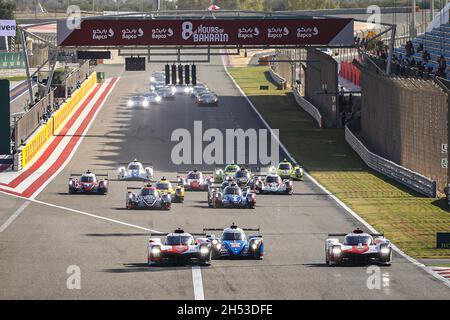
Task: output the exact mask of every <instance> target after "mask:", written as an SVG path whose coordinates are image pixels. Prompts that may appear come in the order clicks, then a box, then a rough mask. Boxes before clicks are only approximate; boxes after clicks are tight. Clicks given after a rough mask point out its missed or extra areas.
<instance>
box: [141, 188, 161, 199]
mask: <svg viewBox="0 0 450 320" xmlns="http://www.w3.org/2000/svg"><path fill="white" fill-rule="evenodd" d="M157 195H158V192H157V191H156V190H155V189H147V188H143V189H142V190H141V196H154V197H156V196H157Z"/></svg>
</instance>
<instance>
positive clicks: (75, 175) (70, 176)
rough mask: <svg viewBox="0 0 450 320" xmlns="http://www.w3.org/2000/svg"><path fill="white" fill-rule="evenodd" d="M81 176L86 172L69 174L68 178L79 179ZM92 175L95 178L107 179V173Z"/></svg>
mask: <svg viewBox="0 0 450 320" xmlns="http://www.w3.org/2000/svg"><path fill="white" fill-rule="evenodd" d="M83 174H86V172H85V173H70V175H69V178H72V177H81V176H82V175H83ZM94 174H95V176H96V177H106V179H108V177H109V176H108V174H107V173H100V174H97V173H94Z"/></svg>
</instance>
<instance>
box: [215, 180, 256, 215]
mask: <svg viewBox="0 0 450 320" xmlns="http://www.w3.org/2000/svg"><path fill="white" fill-rule="evenodd" d="M226 183H228V184H229V185H228V186H225V187H224V188H223V189H222V188H215V187H210V189H209V191H208V206H209V207H211V208H248V209H253V208H255V204H256V194H255V193H254V192H251V190H250V188H245V189H241V188H240V187H239V186H238V185H237V183H236V182H226ZM226 183H224V184H226Z"/></svg>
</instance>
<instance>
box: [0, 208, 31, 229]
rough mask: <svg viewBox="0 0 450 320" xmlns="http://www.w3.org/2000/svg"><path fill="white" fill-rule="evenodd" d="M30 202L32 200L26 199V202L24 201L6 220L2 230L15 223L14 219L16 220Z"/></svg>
mask: <svg viewBox="0 0 450 320" xmlns="http://www.w3.org/2000/svg"><path fill="white" fill-rule="evenodd" d="M29 204H30V201H26V202H24V203H22V205H21V206H20V207H19V208H18V209H17V210H16V212H14V213H13V214H12V215H11V216H10V217H9V218H8V220H6V221H5V223H4V224H2V225H1V226H0V232H3V231H5V230H6V228H8V226H9V225H10V224H11V223H13V221H14V220H16V218H17V217H18V216H19V215H20V214H21V213H22V212H23V210H25V209H26V207H28V206H29Z"/></svg>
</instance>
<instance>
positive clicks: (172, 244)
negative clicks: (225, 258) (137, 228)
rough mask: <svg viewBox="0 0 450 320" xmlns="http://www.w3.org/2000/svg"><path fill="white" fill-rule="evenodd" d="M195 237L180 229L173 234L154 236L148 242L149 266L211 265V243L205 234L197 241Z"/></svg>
mask: <svg viewBox="0 0 450 320" xmlns="http://www.w3.org/2000/svg"><path fill="white" fill-rule="evenodd" d="M194 235H196V234H193V233H187V232H184V230H181V229H180V228H178V229H177V230H175V231H174V232H172V233H166V234H152V237H151V238H150V239H149V241H148V257H147V262H148V265H150V266H152V265H155V264H161V263H183V264H186V263H190V262H197V263H199V264H201V265H209V264H210V262H211V243H210V241H209V240H208V238H206V235H205V234H200V236H201V237H199V238H197V239H194ZM161 237H164V239H161Z"/></svg>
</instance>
